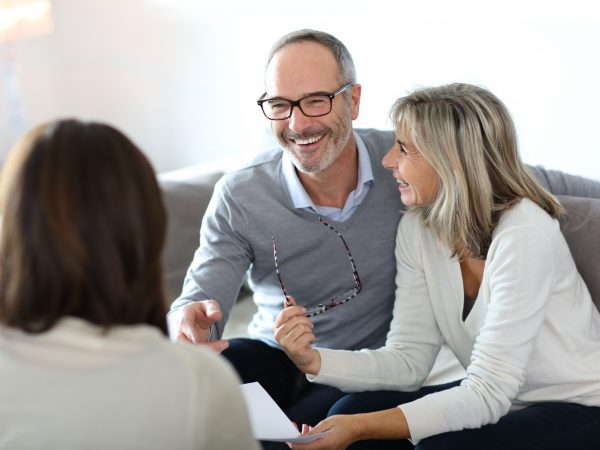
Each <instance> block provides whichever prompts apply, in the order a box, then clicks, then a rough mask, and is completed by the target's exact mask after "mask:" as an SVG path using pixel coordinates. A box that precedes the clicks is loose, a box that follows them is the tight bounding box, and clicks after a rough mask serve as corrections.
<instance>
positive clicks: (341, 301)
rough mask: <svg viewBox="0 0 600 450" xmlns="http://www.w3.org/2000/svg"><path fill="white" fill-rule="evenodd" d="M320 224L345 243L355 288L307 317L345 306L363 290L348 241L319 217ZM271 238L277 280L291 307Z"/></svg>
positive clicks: (310, 310)
mask: <svg viewBox="0 0 600 450" xmlns="http://www.w3.org/2000/svg"><path fill="white" fill-rule="evenodd" d="M319 222H320V223H321V224H323V225H325V226H326V227H327V228H329V229H330V230H332V231H333V232H335V233H336V234H337V235H338V236H339V238H340V239H341V240H342V242H343V243H344V247H345V248H346V253H347V254H348V258H349V259H350V265H351V266H352V276H353V278H354V287H353V288H352V289H350V290H348V291H346V292H344V293H343V294H341V295H337V296H335V297H333V298H331V299H329V300H328V301H327V302H326V303H322V304H319V305H317V306H315V307H314V308H311V309H309V310H308V311H306V313H304V315H305V316H306V317H313V316H317V315H319V314H322V313H324V312H325V311H327V310H329V309H331V308H335V307H336V306H339V305H343V304H344V303H347V302H349V301H350V300H352V299H353V298H354V297H356V296H357V295H358V294H359V293H360V291H361V290H362V283H361V282H360V277H359V276H358V271H357V270H356V264H355V263H354V258H353V257H352V253H351V252H350V247H348V244H347V243H346V240H345V239H344V237H343V236H342V235H341V233H340V232H339V231H338V230H336V229H335V228H333V227H332V226H331V225H329V224H328V223H327V222H325V220H323V218H322V217H319ZM271 238H272V239H273V260H274V261H275V272H276V273H277V279H278V280H279V286H280V287H281V292H283V296H284V299H285V304H286V305H287V306H291V304H290V303H289V302H288V297H289V296H288V293H287V291H286V290H285V286H284V285H283V280H282V279H281V274H280V273H279V264H278V261H277V245H276V244H275V235H271Z"/></svg>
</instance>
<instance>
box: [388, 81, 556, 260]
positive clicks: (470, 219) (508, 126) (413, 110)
mask: <svg viewBox="0 0 600 450" xmlns="http://www.w3.org/2000/svg"><path fill="white" fill-rule="evenodd" d="M391 118H392V121H393V123H394V126H395V127H396V128H399V127H400V125H401V124H402V125H403V126H404V127H406V128H405V129H406V130H408V133H409V134H410V136H411V138H412V140H413V142H414V144H415V145H416V147H417V149H418V150H419V151H420V152H421V154H422V155H423V157H424V158H425V159H426V160H427V161H428V162H429V164H431V166H432V167H433V168H434V170H435V171H436V172H437V173H438V175H439V177H440V191H439V193H438V195H437V198H436V199H435V201H434V202H433V203H432V204H431V205H427V206H415V207H412V208H410V209H411V210H412V211H416V212H418V213H420V214H421V217H422V218H423V220H424V222H425V225H426V226H428V227H429V228H430V229H431V230H432V231H433V233H434V234H435V235H436V236H437V237H438V238H439V239H440V240H441V241H442V242H443V243H444V244H446V245H447V246H448V247H449V248H450V249H451V250H452V255H453V256H457V255H458V256H459V257H464V256H472V257H476V258H482V259H485V258H486V255H487V251H488V249H489V246H490V243H491V240H492V232H493V230H494V228H495V226H496V224H497V223H498V220H499V218H500V216H501V214H502V212H504V211H506V210H508V209H510V208H511V207H513V206H514V205H515V204H517V203H518V202H519V201H520V200H521V199H523V198H528V199H530V200H531V201H533V202H534V203H536V204H538V205H539V206H540V207H541V208H543V209H544V210H545V211H546V212H547V213H548V214H550V215H551V216H552V217H554V218H558V217H560V216H561V215H562V214H563V209H562V207H561V205H560V203H559V202H558V200H557V199H556V198H555V197H554V196H553V195H552V194H550V193H549V192H548V191H547V190H545V189H544V188H543V187H542V186H541V185H540V184H539V183H538V182H537V181H536V180H535V179H534V178H533V177H532V175H530V173H529V171H528V170H527V168H526V166H525V165H524V164H523V162H522V161H521V159H520V156H519V152H518V149H517V136H516V132H515V127H514V124H513V121H512V119H511V117H510V114H509V112H508V110H507V108H506V106H505V105H504V104H503V103H502V102H501V101H500V100H499V99H498V98H497V97H496V96H495V95H494V94H492V93H491V92H489V91H487V90H486V89H483V88H481V87H478V86H473V85H470V84H462V83H455V84H448V85H444V86H439V87H430V88H424V89H419V90H417V91H415V92H413V93H411V94H409V95H407V96H405V97H401V98H399V99H398V100H397V101H396V102H395V103H394V106H393V107H392V111H391Z"/></svg>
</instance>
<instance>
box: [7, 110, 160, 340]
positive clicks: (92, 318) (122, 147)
mask: <svg viewBox="0 0 600 450" xmlns="http://www.w3.org/2000/svg"><path fill="white" fill-rule="evenodd" d="M0 181H1V185H0V213H1V214H2V225H1V232H0V323H2V324H4V325H7V326H10V327H16V328H20V329H22V330H24V331H27V332H34V333H35V332H43V331H46V330H48V329H50V328H52V327H53V326H54V325H55V324H56V323H57V322H58V321H59V320H60V319H61V318H63V317H65V316H75V317H79V318H82V319H85V320H87V321H89V322H92V323H94V324H97V325H100V326H102V327H104V328H108V327H110V326H112V325H128V324H142V323H145V324H150V325H154V326H156V327H158V328H160V329H161V330H162V331H163V332H164V333H165V334H167V327H166V318H165V314H166V306H165V303H164V290H163V280H162V263H161V257H162V248H163V244H164V241H165V229H166V213H165V209H164V205H163V203H162V198H161V194H160V190H159V187H158V183H157V181H156V176H155V173H154V171H153V169H152V166H151V165H150V163H149V161H148V160H147V159H146V157H145V156H144V154H143V153H142V152H141V151H140V150H139V149H138V148H137V147H136V146H135V144H133V143H132V142H131V141H130V140H129V139H128V138H127V137H126V136H125V135H123V134H122V133H121V132H119V131H118V130H116V129H115V128H112V127H110V126H108V125H104V124H99V123H93V122H80V121H76V120H62V121H57V122H53V123H50V124H47V125H42V126H40V127H37V128H35V129H33V130H31V131H30V132H29V133H27V134H26V135H25V137H23V138H22V139H21V141H20V142H19V143H18V144H17V145H16V147H15V149H14V150H13V152H12V153H11V155H10V156H9V160H8V161H7V162H6V164H5V167H4V170H3V174H2V178H1V180H0Z"/></svg>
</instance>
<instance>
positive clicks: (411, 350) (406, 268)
mask: <svg viewBox="0 0 600 450" xmlns="http://www.w3.org/2000/svg"><path fill="white" fill-rule="evenodd" d="M422 228H423V227H422V226H421V225H420V223H419V219H418V217H416V216H414V215H413V214H406V215H405V216H404V217H403V219H402V220H401V221H400V226H399V227H398V234H397V237H396V261H397V275H396V286H397V288H396V301H395V303H394V311H393V318H392V322H391V325H390V331H389V332H388V335H387V339H386V344H385V346H384V347H382V348H379V349H377V350H368V349H364V350H360V351H344V350H331V349H318V350H319V352H320V354H321V370H320V371H319V373H318V375H317V376H315V377H312V376H309V377H308V379H309V380H310V381H315V382H318V383H324V384H329V385H333V386H336V387H338V388H339V389H342V390H345V391H348V392H355V391H364V390H386V389H395V390H407V391H413V390H417V389H419V388H420V387H421V385H422V383H423V381H424V380H425V379H426V377H427V375H428V374H429V372H430V371H431V368H432V366H433V364H434V362H435V358H436V356H437V354H438V352H439V349H440V347H441V344H442V337H441V334H440V331H439V328H438V326H437V323H436V320H435V317H434V315H433V310H432V307H431V303H430V299H429V292H428V289H427V280H426V278H425V273H424V271H423V261H422V258H421V250H420V245H419V236H420V233H421V232H422V230H421V229H422ZM420 230H421V231H420Z"/></svg>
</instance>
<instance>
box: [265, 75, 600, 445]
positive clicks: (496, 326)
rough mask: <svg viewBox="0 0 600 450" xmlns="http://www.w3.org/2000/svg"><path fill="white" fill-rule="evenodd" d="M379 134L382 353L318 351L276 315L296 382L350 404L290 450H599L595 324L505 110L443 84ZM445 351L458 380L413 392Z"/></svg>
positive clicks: (548, 201)
mask: <svg viewBox="0 0 600 450" xmlns="http://www.w3.org/2000/svg"><path fill="white" fill-rule="evenodd" d="M392 119H393V123H394V126H395V128H396V137H397V143H396V144H395V145H394V147H392V148H391V149H390V151H389V152H388V154H387V155H386V156H385V158H384V159H383V164H384V166H385V167H386V168H388V169H390V170H391V171H392V172H393V175H394V177H395V179H396V181H397V183H398V190H399V193H400V195H401V198H402V202H403V203H404V204H405V205H406V206H407V207H408V211H407V212H406V213H405V215H404V217H403V219H402V220H401V222H400V225H399V228H398V235H397V241H396V258H397V270H398V273H397V286H398V288H397V291H396V302H395V309H394V317H393V320H392V322H391V328H390V331H389V334H388V336H387V342H386V345H385V346H384V347H382V348H380V349H377V350H360V351H340V350H330V349H316V348H313V347H312V343H313V342H314V341H315V339H316V338H318V336H315V335H314V334H313V333H312V326H311V324H310V322H309V320H308V319H307V318H306V317H304V315H303V310H302V308H301V307H298V306H292V307H290V308H287V309H286V310H284V311H283V312H282V313H281V314H280V315H279V317H278V319H277V322H276V325H275V333H276V334H275V336H276V338H277V340H278V341H279V342H280V343H281V345H282V347H283V348H284V349H285V351H286V353H287V354H288V355H289V356H290V358H291V359H292V360H293V361H294V362H295V363H296V365H297V366H298V367H299V368H300V369H301V370H302V371H304V372H305V373H306V374H308V378H309V379H310V380H311V381H314V382H317V383H323V384H330V385H333V386H336V387H338V388H339V389H342V390H344V391H346V392H356V393H355V394H350V395H347V396H346V397H344V398H342V399H341V400H339V401H338V403H337V404H336V405H334V406H333V408H332V409H331V410H330V412H329V417H328V418H327V419H325V420H324V421H322V422H321V423H320V424H318V425H317V426H316V427H314V428H313V429H308V428H306V427H305V429H304V432H306V433H309V434H312V433H317V432H322V431H329V433H328V434H326V435H325V436H323V437H321V438H320V439H317V440H315V441H313V442H312V443H310V444H306V445H293V446H292V448H302V449H326V448H327V449H342V448H346V447H348V446H349V445H351V444H353V445H352V447H351V448H369V449H380V448H381V449H384V448H395V449H398V448H413V444H414V445H416V448H417V449H420V450H433V449H462V450H465V449H482V448H494V449H515V448H527V449H539V450H542V449H543V450H551V449H571V448H578V449H592V448H597V446H598V443H599V442H600V346H599V345H598V342H599V341H600V314H599V312H598V310H597V309H596V308H595V306H594V304H593V302H592V299H591V297H590V294H589V291H588V289H587V287H586V285H585V283H584V281H583V280H582V278H581V276H580V275H579V273H578V271H577V269H576V267H575V263H574V261H573V258H572V256H571V253H570V251H569V248H568V246H567V243H566V241H565V239H564V237H563V235H562V234H561V231H560V228H559V224H558V221H557V218H559V217H560V216H561V215H562V214H563V211H562V207H561V205H560V204H559V202H558V201H557V200H556V198H554V197H553V196H552V195H551V194H550V193H548V192H547V191H546V190H544V189H543V188H542V187H541V186H540V185H539V184H538V183H537V182H536V181H535V180H534V179H533V178H532V177H531V176H530V174H529V173H528V171H527V169H526V168H525V166H524V165H523V163H522V162H521V160H520V158H519V155H518V152H517V139H516V133H515V129H514V125H513V122H512V120H511V118H510V115H509V113H508V111H507V109H506V107H505V106H504V104H503V103H502V102H501V101H500V100H499V99H498V98H497V97H495V96H494V95H493V94H491V93H490V92H489V91H487V90H485V89H483V88H480V87H476V86H472V85H468V84H451V85H446V86H440V87H434V88H426V89H421V90H418V91H416V92H414V93H412V94H410V95H408V96H406V97H403V98H400V99H399V100H398V101H396V103H395V104H394V107H393V109H392ZM444 342H445V343H447V344H448V346H449V347H450V348H451V349H452V351H453V352H454V354H455V355H456V357H457V358H458V360H459V362H460V363H461V364H462V365H463V367H464V368H465V369H466V376H465V378H464V379H463V380H461V381H459V382H455V383H449V384H447V385H443V386H430V387H422V384H423V382H424V380H425V379H426V377H427V375H428V374H429V371H430V370H431V367H432V366H433V363H434V361H435V358H436V356H437V354H438V352H439V350H440V346H441V345H442V344H443V343H444ZM360 391H367V392H360ZM409 440H410V441H409ZM361 441H364V442H361ZM363 445H364V447H363Z"/></svg>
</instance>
